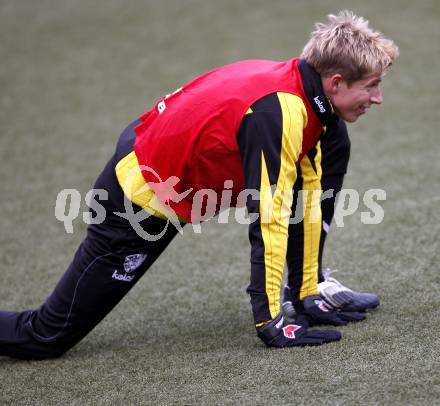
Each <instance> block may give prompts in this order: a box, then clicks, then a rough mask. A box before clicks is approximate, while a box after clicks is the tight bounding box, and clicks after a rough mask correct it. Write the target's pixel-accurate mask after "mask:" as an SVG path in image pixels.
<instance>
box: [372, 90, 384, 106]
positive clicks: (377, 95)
mask: <svg viewBox="0 0 440 406" xmlns="http://www.w3.org/2000/svg"><path fill="white" fill-rule="evenodd" d="M370 102H371V103H374V104H382V102H383V97H382V91H381V90H380V87H377V88H376V89H374V91H373V92H372V93H371V96H370Z"/></svg>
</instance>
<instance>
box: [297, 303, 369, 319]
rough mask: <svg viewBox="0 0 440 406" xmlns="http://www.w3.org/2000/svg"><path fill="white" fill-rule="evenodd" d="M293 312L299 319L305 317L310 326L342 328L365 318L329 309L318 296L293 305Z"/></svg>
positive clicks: (360, 314)
mask: <svg viewBox="0 0 440 406" xmlns="http://www.w3.org/2000/svg"><path fill="white" fill-rule="evenodd" d="M295 310H296V312H297V314H298V315H301V317H304V315H305V316H306V317H307V318H308V321H309V323H310V325H314V324H330V325H332V326H344V325H346V324H348V323H349V322H355V321H362V320H364V319H365V318H366V315H365V314H363V313H358V312H341V311H338V310H334V309H331V308H330V307H329V306H328V305H327V304H326V303H325V301H324V300H323V299H321V297H320V296H307V297H306V298H305V299H304V300H303V301H302V303H298V304H297V305H295ZM302 324H305V323H302Z"/></svg>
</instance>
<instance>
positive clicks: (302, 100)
mask: <svg viewBox="0 0 440 406" xmlns="http://www.w3.org/2000/svg"><path fill="white" fill-rule="evenodd" d="M299 69H300V71H301V76H302V81H303V86H304V93H303V95H302V96H301V97H300V96H299V95H295V94H292V93H284V92H275V93H270V94H267V95H266V96H264V97H262V98H260V99H258V100H257V101H256V102H255V103H253V104H252V105H251V106H250V107H249V108H248V110H247V112H246V114H245V115H244V116H243V118H242V120H241V125H240V126H239V131H238V134H237V144H238V149H239V151H238V153H239V155H240V157H241V162H242V165H243V178H244V185H243V186H244V188H245V189H253V190H255V191H257V194H258V198H256V199H254V198H253V197H252V196H249V198H248V201H247V208H248V211H249V214H250V215H252V214H256V215H257V216H256V218H257V219H256V221H254V222H253V223H252V224H250V226H249V238H250V241H251V280H250V284H249V287H248V292H249V294H250V297H251V303H252V310H253V314H254V319H255V323H256V325H261V324H262V323H263V324H264V323H265V322H267V321H268V320H271V319H273V318H274V317H275V316H276V315H277V313H278V312H279V307H280V303H279V302H280V290H281V282H282V277H283V270H284V265H285V263H286V262H287V265H288V268H289V275H288V281H289V284H290V285H291V286H292V287H293V289H294V290H295V293H294V295H295V296H296V299H297V300H301V299H302V298H304V297H305V296H308V295H314V294H316V293H317V282H318V278H319V273H318V271H319V266H320V244H321V252H322V246H323V236H324V234H323V232H322V215H321V205H320V199H319V197H320V189H321V186H322V184H321V182H322V180H323V179H325V172H326V170H327V169H328V173H329V174H331V172H332V170H331V168H336V167H338V166H340V165H339V162H340V160H339V158H338V159H336V156H337V154H336V155H335V158H334V159H333V158H330V159H329V160H328V159H327V157H326V153H325V151H331V148H327V149H324V148H323V149H322V151H321V149H320V146H319V144H316V145H315V146H314V147H313V145H307V143H308V142H310V139H311V138H304V137H303V135H304V132H303V130H304V129H305V128H306V127H307V125H308V122H309V124H310V122H312V121H313V122H314V123H315V124H316V123H318V124H319V127H321V126H323V127H324V126H325V127H326V128H327V135H330V134H337V133H338V132H340V129H341V128H344V129H345V127H341V124H340V123H341V122H339V121H338V120H337V118H336V117H335V116H334V115H333V113H332V110H331V107H330V105H329V103H328V101H327V100H326V98H325V96H324V94H323V91H322V87H321V82H320V78H319V76H318V75H317V74H316V72H314V71H312V70H311V69H310V67H308V66H307V65H304V64H302V65H301V64H300V65H299ZM306 104H307V106H306ZM313 112H314V113H313ZM312 115H313V116H314V118H313V119H312ZM318 120H319V121H318ZM139 122H140V121H139V120H138V121H136V122H133V123H132V124H131V125H129V126H128V127H127V128H126V129H125V131H124V132H123V134H122V135H121V138H120V140H119V142H118V145H117V148H116V151H115V154H114V156H113V157H112V158H111V159H110V161H109V162H108V163H107V165H106V167H105V168H104V170H103V172H102V173H101V175H100V176H99V178H98V180H97V182H96V184H95V189H105V190H106V191H107V192H108V199H104V198H101V197H99V203H100V204H101V205H102V206H103V207H104V208H105V209H106V213H107V217H106V219H105V220H104V222H103V223H102V224H91V225H90V226H89V227H88V230H87V237H86V238H85V240H84V241H83V243H82V244H81V245H80V247H79V248H78V250H77V252H76V254H75V256H74V258H73V261H72V263H71V264H70V266H69V268H68V269H67V271H66V272H65V274H64V275H63V277H62V278H61V280H60V281H59V283H58V284H57V286H56V287H55V289H54V291H53V292H52V294H51V295H50V296H49V297H48V298H47V300H46V301H45V303H44V304H43V305H42V306H41V307H40V308H38V309H36V310H32V311H24V312H4V311H0V355H7V356H13V357H18V358H47V357H54V356H59V355H61V354H63V353H64V352H65V351H67V350H68V349H69V348H71V347H72V346H73V345H75V344H76V343H77V342H78V341H79V340H81V339H82V338H83V337H84V336H85V335H86V334H87V333H88V332H89V331H90V330H92V329H93V328H94V326H96V324H97V323H99V321H100V320H102V318H103V317H105V316H106V314H108V313H109V312H110V311H111V309H112V308H113V307H114V306H115V305H116V304H117V303H118V302H119V301H120V300H121V299H122V298H123V297H124V296H125V295H126V294H127V293H128V292H129V290H130V289H131V288H132V287H133V286H134V284H135V283H137V281H138V280H139V279H140V278H141V277H142V275H143V274H144V273H145V272H146V271H147V270H148V269H149V267H150V266H151V265H152V264H153V263H154V261H155V260H156V259H157V258H158V257H159V255H160V254H161V253H162V252H163V250H164V249H165V248H166V247H167V245H168V244H169V243H170V242H171V240H172V239H173V238H174V237H175V235H176V234H177V230H176V229H175V228H174V227H172V226H170V225H169V224H168V223H167V221H166V220H164V219H162V218H159V217H160V216H158V215H156V212H155V210H154V209H155V208H154V207H151V201H152V199H154V193H152V191H151V189H149V188H148V185H147V184H146V183H145V182H144V181H143V179H142V177H141V176H139V173H138V172H136V173H135V174H134V175H135V179H136V182H139V183H138V184H137V186H136V188H139V190H141V189H142V190H143V192H142V193H143V194H142V196H140V195H138V197H140V199H139V200H136V201H135V202H134V204H133V207H134V210H135V212H137V213H139V212H141V211H142V209H147V211H148V209H152V210H150V213H153V215H149V216H147V217H146V218H144V219H143V220H142V221H141V224H140V225H141V227H142V228H143V229H144V230H146V231H148V233H149V235H153V236H158V235H159V234H161V233H162V232H163V231H164V230H165V231H164V234H163V235H162V236H161V237H160V238H158V239H156V240H155V239H152V240H148V241H145V240H144V239H143V238H141V237H140V236H139V235H138V234H137V232H136V230H134V229H133V227H132V224H131V223H130V222H129V221H128V220H127V218H124V217H123V216H122V217H121V216H120V213H124V211H125V208H126V206H125V204H126V201H127V197H128V198H130V199H132V200H135V199H134V195H136V193H137V192H138V191H139V190H136V191H135V192H134V194H133V195H127V193H124V192H126V191H125V189H124V186H123V185H122V184H121V182H122V183H124V182H123V181H121V179H123V178H124V176H125V175H126V174H127V173H126V171H125V170H124V169H123V168H124V167H127V168H129V169H130V168H131V169H133V167H134V168H136V165H134V166H133V162H134V163H135V164H136V162H137V161H136V157H135V156H134V154H133V149H134V145H135V140H136V134H135V128H136V126H137V125H138V124H139ZM315 124H314V125H315ZM314 128H318V125H315V127H314ZM330 138H331V137H329V138H328V139H329V140H330ZM324 139H326V138H325V135H324V138H323V140H324ZM331 139H335V140H336V141H335V143H336V144H340V143H341V142H343V139H342V138H338V137H335V138H331ZM304 144H306V145H304ZM330 144H331V143H329V144H328V145H330ZM312 147H313V148H312ZM336 149H338V148H336ZM325 165H327V167H326V166H325ZM131 169H130V170H131ZM324 169H325V170H324ZM338 171H339V169H337V170H336V172H338ZM322 172H324V175H323V176H322V177H321V174H322ZM336 172H335V173H336ZM343 172H345V169H344V170H343ZM338 176H339V175H337V176H336V175H335V176H333V175H331V176H330V177H329V179H333V178H335V179H336V177H338ZM335 179H333V180H331V181H330V183H331V182H333V181H334V182H335V183H337V182H339V181H337V180H335ZM298 189H304V190H306V191H309V192H310V193H308V194H307V198H306V199H305V201H304V205H303V212H304V220H303V221H300V222H299V223H298V222H296V221H295V219H294V218H293V219H292V216H293V215H294V214H295V212H296V201H297V194H296V193H294V191H295V190H298ZM292 207H293V208H294V209H292ZM162 214H163V213H162ZM323 217H324V219H326V217H325V215H324V216H323ZM327 221H328V223H329V222H330V221H331V216H330V218H329V219H327ZM286 260H287V261H286Z"/></svg>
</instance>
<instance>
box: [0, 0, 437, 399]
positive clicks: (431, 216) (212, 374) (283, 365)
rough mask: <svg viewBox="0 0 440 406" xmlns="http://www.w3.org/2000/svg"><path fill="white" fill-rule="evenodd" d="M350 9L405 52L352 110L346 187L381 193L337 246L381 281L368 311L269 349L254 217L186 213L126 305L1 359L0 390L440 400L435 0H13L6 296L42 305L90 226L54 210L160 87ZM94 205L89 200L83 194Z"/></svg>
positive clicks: (1, 220)
mask: <svg viewBox="0 0 440 406" xmlns="http://www.w3.org/2000/svg"><path fill="white" fill-rule="evenodd" d="M343 8H351V9H353V10H354V11H355V12H357V13H359V14H361V15H364V16H365V17H366V18H368V19H370V20H371V23H372V26H373V27H374V28H377V29H380V30H382V31H383V32H385V34H386V35H387V36H390V37H391V38H393V39H394V40H395V41H396V43H397V44H398V45H399V47H400V51H401V57H400V58H399V60H398V61H397V63H396V66H395V69H394V70H393V71H392V73H391V74H390V75H389V76H388V77H386V78H385V80H384V83H383V91H384V98H385V102H384V104H383V106H381V107H374V108H373V109H372V111H371V112H370V113H369V114H368V115H367V116H366V117H363V118H361V120H360V121H359V122H358V123H356V124H355V125H351V126H350V127H349V131H350V134H351V139H352V156H351V162H350V168H349V173H348V175H347V178H346V182H345V186H346V187H347V188H353V189H356V190H357V191H359V193H360V195H361V196H363V194H364V193H365V191H366V190H368V189H371V188H377V189H383V190H385V191H386V196H387V199H386V201H385V202H381V206H382V207H383V209H384V213H385V217H384V221H383V222H382V223H381V224H379V225H365V224H363V223H362V222H361V214H360V212H361V211H368V210H367V209H366V208H365V206H364V205H363V203H361V209H360V210H359V211H357V212H356V213H355V214H354V215H353V216H350V217H346V218H345V219H344V225H345V226H344V227H341V228H338V227H335V226H333V227H332V229H331V233H330V236H329V238H328V243H327V248H326V252H325V263H326V264H327V265H330V266H333V267H336V268H338V269H339V273H338V274H336V277H337V278H338V279H340V280H342V281H343V282H344V283H346V284H347V285H348V286H351V287H353V288H358V289H363V290H366V291H373V292H376V293H378V294H379V295H380V296H381V299H382V304H381V306H380V308H378V309H377V310H375V311H372V312H370V313H369V314H368V318H367V320H366V321H364V322H362V323H359V324H355V325H349V326H346V327H343V328H341V329H340V330H341V331H342V333H343V340H342V341H340V342H339V343H336V344H330V345H326V346H322V347H319V348H292V349H286V350H270V349H266V348H265V347H264V346H263V345H262V343H261V342H260V341H259V340H258V339H257V337H256V335H255V330H254V327H253V323H252V317H251V311H250V305H249V303H248V302H249V300H248V297H247V295H246V293H245V289H246V286H247V283H248V280H249V243H248V240H247V230H246V227H245V226H240V225H238V224H235V223H234V222H231V224H216V223H217V221H216V219H213V220H211V221H209V222H207V223H206V224H205V225H203V226H202V233H201V234H196V233H194V232H193V231H192V229H191V227H190V226H189V227H186V228H185V229H184V230H185V231H184V236H183V237H178V238H176V240H175V241H174V242H173V243H172V244H171V246H170V247H169V248H168V250H167V251H166V252H165V253H164V255H163V256H162V257H160V258H159V260H158V261H157V263H156V264H155V265H154V266H153V267H152V269H151V270H150V271H149V272H148V274H147V275H146V276H145V277H144V278H143V279H142V280H141V281H140V282H139V283H138V284H137V285H136V286H135V288H134V289H133V290H132V291H131V292H130V294H129V295H128V296H127V297H126V298H125V299H124V300H123V301H122V302H121V303H120V304H119V305H118V306H117V308H116V309H115V310H114V311H113V312H112V313H111V314H110V315H109V316H108V317H107V318H106V319H105V320H104V321H103V322H102V323H101V324H100V325H99V326H98V327H97V328H96V329H95V330H94V331H93V332H92V333H91V334H90V335H88V336H87V337H86V338H85V339H84V340H83V341H82V342H81V343H80V344H79V345H77V346H76V347H75V348H73V349H72V350H71V351H69V352H68V353H67V354H66V355H65V356H63V357H62V358H60V359H56V360H47V361H41V362H35V361H32V362H27V361H16V360H11V359H7V358H0V404H1V405H3V404H14V405H22V404H32V405H34V404H36V405H76V404H81V405H107V404H112V405H113V404H157V405H172V404H178V405H192V404H202V405H238V404H239V405H263V404H264V405H266V404H274V405H282V404H295V405H297V404H329V405H359V404H361V405H363V404H366V405H371V404H378V405H382V404H386V405H388V404H396V405H401V404H405V405H433V404H440V389H439V381H440V378H439V376H440V373H439V370H440V368H439V367H440V365H439V353H440V339H439V336H440V328H439V323H440V314H439V304H440V300H439V297H440V291H439V281H440V276H439V265H438V264H439V262H440V261H439V259H440V258H439V257H440V255H439V252H440V250H439V242H438V238H439V237H438V236H439V234H440V226H439V224H440V221H439V220H440V219H439V210H438V207H439V204H440V191H439V190H440V175H439V174H440V163H439V162H440V161H439V156H440V151H439V147H438V145H439V134H438V123H439V120H438V118H439V114H438V111H439V106H440V97H439V95H440V79H439V71H440V29H439V24H438V21H439V20H440V5H439V3H438V2H437V1H436V0H419V1H418V2H413V1H409V0H402V1H398V0H390V1H386V2H385V1H379V0H370V1H368V2H366V1H361V0H354V1H348V0H347V1H345V0H334V1H332V2H326V1H323V0H322V1H316V0H309V1H306V0H300V1H295V2H294V1H288V0H285V1H273V2H269V1H263V0H254V1H250V0H249V1H240V0H225V1H216V2H214V1H203V0H185V1H178V0H162V1H155V0H145V1H142V0H133V1H126V2H123V1H117V0H99V1H85V0H78V1H67V0H60V1H49V0H40V1H38V2H35V1H30V0H20V1H8V0H1V1H0V38H1V42H0V176H1V194H0V278H1V282H0V308H1V309H8V310H13V309H14V310H22V309H29V308H35V307H37V306H39V305H40V304H41V302H42V301H43V300H44V299H45V297H46V296H47V295H48V294H49V293H50V292H51V290H52V288H53V286H54V284H55V283H56V282H57V280H58V279H59V277H60V276H61V274H62V273H63V271H64V269H65V268H66V267H67V265H68V264H69V262H70V259H71V258H72V255H73V253H74V251H75V249H76V247H77V245H78V244H79V242H80V241H81V239H82V238H83V236H84V232H85V225H84V223H83V222H82V221H81V218H78V219H77V220H76V221H75V222H74V233H73V234H67V233H66V232H65V229H64V226H63V224H62V223H61V222H59V221H58V220H57V219H56V218H55V214H54V211H55V201H56V197H57V194H58V193H59V192H60V191H61V190H62V189H65V188H76V189H78V190H79V191H80V192H81V194H82V196H84V195H85V193H86V192H87V191H88V190H89V189H90V188H91V187H92V185H93V182H94V179H95V178H96V176H97V174H98V173H99V171H100V170H101V168H102V167H103V165H104V164H105V162H106V160H107V159H108V157H109V156H110V155H111V153H112V151H113V149H114V146H115V141H116V139H117V138H118V136H119V134H120V131H121V130H122V129H123V128H124V127H125V126H126V124H128V123H129V122H131V121H132V120H133V119H135V118H137V116H138V115H139V114H140V113H142V112H143V111H145V110H147V109H148V108H149V107H150V106H151V105H152V104H153V103H154V101H155V100H156V99H158V98H159V97H161V96H162V95H164V94H166V93H169V92H170V91H173V90H174V89H176V88H178V87H180V86H181V85H182V84H184V83H185V82H187V81H188V80H189V79H191V78H193V77H194V76H196V75H197V74H200V73H202V72H204V71H206V70H208V69H210V68H213V67H215V66H218V65H222V64H226V63H230V62H232V61H235V60H238V59H245V58H260V59H279V60H282V59H288V58H290V57H291V56H296V55H298V54H299V52H300V51H301V48H302V46H303V45H304V43H305V42H306V41H307V39H308V34H309V32H310V31H311V30H312V29H313V23H314V22H315V21H318V20H322V19H323V18H324V17H325V15H326V14H328V13H329V12H337V11H338V10H340V9H343ZM82 210H85V204H84V202H83V204H82Z"/></svg>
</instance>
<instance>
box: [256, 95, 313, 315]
mask: <svg viewBox="0 0 440 406" xmlns="http://www.w3.org/2000/svg"><path fill="white" fill-rule="evenodd" d="M278 99H279V102H280V105H281V110H282V117H283V124H282V125H283V129H282V143H281V159H280V160H281V162H280V172H279V176H278V180H277V184H276V186H275V190H274V192H273V194H272V188H271V185H270V182H269V175H268V171H267V162H266V159H265V157H264V154H263V153H262V156H261V187H260V195H261V196H260V199H261V200H260V222H261V233H262V237H263V241H264V262H265V276H266V280H265V284H266V294H267V297H268V302H269V311H270V314H271V317H272V318H274V317H276V315H277V314H278V313H279V311H280V291H281V281H282V276H283V271H284V264H285V261H286V252H287V240H288V229H289V219H290V215H291V206H292V200H293V195H292V190H293V185H294V183H295V180H296V175H297V173H296V162H297V160H298V157H299V154H300V152H301V148H302V139H303V130H304V127H305V126H306V125H307V112H306V108H305V106H304V103H303V101H302V100H301V99H300V98H299V97H298V96H295V95H292V94H289V93H278Z"/></svg>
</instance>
